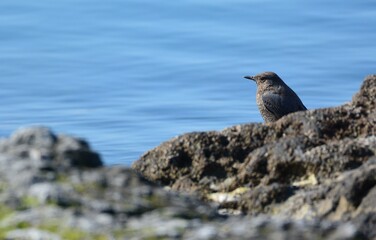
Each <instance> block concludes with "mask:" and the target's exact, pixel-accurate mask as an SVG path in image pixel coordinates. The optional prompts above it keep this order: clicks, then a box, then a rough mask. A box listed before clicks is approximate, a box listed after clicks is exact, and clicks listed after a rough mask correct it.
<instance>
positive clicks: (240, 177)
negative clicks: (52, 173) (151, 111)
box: [133, 75, 376, 239]
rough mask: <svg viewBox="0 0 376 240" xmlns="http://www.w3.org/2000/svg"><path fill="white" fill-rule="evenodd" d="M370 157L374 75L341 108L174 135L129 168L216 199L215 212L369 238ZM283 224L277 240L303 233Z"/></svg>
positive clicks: (372, 207)
mask: <svg viewBox="0 0 376 240" xmlns="http://www.w3.org/2000/svg"><path fill="white" fill-rule="evenodd" d="M375 155H376V75H371V76H368V77H367V78H366V79H365V80H364V82H363V85H362V87H361V89H360V91H359V92H358V93H357V94H356V95H355V96H354V98H353V100H352V101H351V102H350V103H347V104H345V105H342V106H340V107H334V108H326V109H317V110H311V111H305V112H297V113H293V114H290V115H287V116H285V117H283V118H282V119H280V120H278V121H277V122H274V123H270V124H257V123H255V124H245V125H239V126H233V127H230V128H227V129H225V130H223V131H220V132H214V131H212V132H195V133H189V134H185V135H182V136H178V137H176V138H174V139H171V140H170V141H167V142H165V143H163V144H161V145H160V146H158V147H157V148H155V149H153V150H151V151H149V152H147V153H145V154H144V155H143V156H142V157H141V158H140V159H139V160H138V161H136V162H135V163H134V164H133V168H134V169H135V170H137V171H138V172H140V173H141V174H142V175H143V176H145V177H146V178H148V179H149V180H151V181H153V182H156V183H159V184H161V185H165V186H169V187H170V188H172V189H173V190H178V191H181V192H189V193H195V194H197V195H198V196H200V197H201V198H202V199H205V200H207V201H210V202H215V203H217V204H218V206H219V212H221V213H226V214H233V213H237V214H239V213H240V214H245V215H248V216H249V217H251V218H250V219H252V220H251V221H257V220H258V219H259V218H260V217H261V216H265V215H266V216H268V217H269V218H271V220H270V221H267V223H269V224H273V223H274V221H276V219H280V218H284V219H285V218H288V219H290V220H289V221H292V222H295V224H298V225H299V227H301V229H303V230H302V231H303V232H306V233H307V232H310V231H311V230H312V226H313V225H315V224H318V225H317V226H315V227H314V228H315V230H314V231H313V232H311V234H319V235H320V238H324V239H344V238H346V237H345V236H336V237H333V236H331V237H329V236H327V235H325V234H324V233H325V232H327V230H328V229H333V225H332V224H335V225H336V227H334V229H337V230H338V228H340V229H342V230H340V231H337V232H341V233H343V234H345V233H346V232H347V231H350V232H351V234H350V235H348V236H347V237H349V238H352V237H354V236H355V235H354V233H355V232H357V231H358V232H360V233H361V234H363V237H365V238H370V239H373V238H376V187H375V185H376V157H375ZM230 219H232V218H230ZM237 220H238V218H237ZM237 220H233V221H237ZM227 221H230V220H227ZM242 221H245V220H242ZM247 224H248V225H247ZM247 224H246V225H247V226H248V227H249V228H252V227H251V226H252V224H251V223H247ZM327 224H329V225H327ZM239 226H243V225H242V223H235V224H233V227H232V228H236V229H238V227H239ZM288 226H295V228H294V227H293V230H292V231H291V233H292V235H289V236H288V237H286V238H285V237H281V239H302V236H303V235H301V234H300V230H297V229H296V226H297V225H294V224H288ZM327 226H331V227H329V228H327ZM244 227H245V228H246V226H244ZM239 228H240V227H239ZM282 229H289V227H286V228H284V227H282ZM221 230H222V229H216V230H215V231H216V232H220V231H221ZM286 231H290V230H286ZM286 231H285V230H280V231H279V232H278V231H277V232H278V234H282V233H281V232H283V233H286ZM266 232H267V231H266ZM274 233H276V232H274ZM295 234H296V235H295ZM249 236H250V235H249ZM281 236H282V235H281ZM269 237H270V236H269ZM315 237H317V235H316V236H312V235H311V236H308V237H306V238H308V239H311V238H315ZM357 237H359V238H360V237H361V236H360V235H359V236H357ZM270 238H272V237H270ZM303 238H304V237H303ZM213 239H215V238H213ZM260 239H262V238H260Z"/></svg>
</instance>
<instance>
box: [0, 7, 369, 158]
mask: <svg viewBox="0 0 376 240" xmlns="http://www.w3.org/2000/svg"><path fill="white" fill-rule="evenodd" d="M375 28H376V3H375V1H370V0H369V1H367V0H364V1H340V0H334V1H330V2H328V1H323V0H320V1H317V0H315V1H313V0H311V1H304V3H303V2H302V1H298V0H295V1H277V0H266V1H265V0H263V1H261V0H253V1H252V0H217V1H203V0H178V1H153V0H110V1H99V0H90V1H89V0H81V1H78V0H64V1H47V0H38V1H30V0H19V1H18V0H2V1H0V73H1V75H0V82H1V88H0V96H1V99H2V101H1V107H0V116H1V117H0V119H1V124H0V135H1V136H3V137H4V136H8V135H9V134H10V133H11V132H12V131H14V130H15V129H17V128H18V127H20V126H25V125H47V126H49V127H51V128H52V129H53V130H54V131H56V132H59V133H68V134H73V135H76V136H80V137H83V138H86V139H88V140H89V142H90V143H91V145H92V147H93V148H94V149H96V150H98V151H99V152H100V153H101V154H102V156H103V158H104V161H105V162H106V163H107V164H126V165H129V164H130V163H131V162H132V161H134V160H136V159H137V158H138V157H139V156H140V155H141V154H142V153H143V152H145V151H146V150H148V149H150V148H152V147H155V146H157V145H158V144H160V143H161V142H162V141H165V140H167V139H169V138H171V137H173V136H176V135H178V134H182V133H185V132H190V131H201V130H221V129H223V128H225V127H227V126H230V125H234V124H239V123H246V122H260V121H262V119H261V117H260V115H259V113H258V111H257V107H256V105H255V91H256V87H255V85H254V84H253V83H251V82H249V81H246V80H245V79H243V78H242V77H243V76H244V75H247V74H255V73H259V72H262V71H265V70H271V71H275V72H277V73H278V74H279V75H280V76H281V77H282V78H283V79H284V80H285V81H286V82H287V83H288V84H289V85H290V86H291V87H292V88H293V89H294V90H295V91H296V92H297V93H298V94H299V95H300V96H301V99H302V100H303V102H304V103H305V105H306V106H307V107H308V108H310V109H312V108H322V107H328V106H335V105H339V104H342V103H344V102H346V101H349V100H350V99H351V97H352V95H353V94H354V93H355V92H356V91H357V90H358V89H359V87H360V84H361V82H362V79H363V78H364V76H366V75H367V74H370V73H376V58H375V56H376V44H375V42H376V29H375Z"/></svg>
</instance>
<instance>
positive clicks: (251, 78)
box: [244, 76, 256, 81]
mask: <svg viewBox="0 0 376 240" xmlns="http://www.w3.org/2000/svg"><path fill="white" fill-rule="evenodd" d="M244 78H246V79H249V80H252V81H256V79H255V78H254V77H253V76H245V77H244Z"/></svg>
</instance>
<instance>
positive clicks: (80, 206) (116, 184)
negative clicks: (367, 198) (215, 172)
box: [0, 127, 362, 240]
mask: <svg viewBox="0 0 376 240" xmlns="http://www.w3.org/2000/svg"><path fill="white" fill-rule="evenodd" d="M317 228H319V229H320V231H316V229H317ZM275 236H279V237H280V238H284V239H294V238H296V239H297V238H299V239H312V238H328V239H339V238H340V239H355V238H356V237H362V235H361V234H360V233H359V232H358V231H357V229H356V228H355V227H354V226H352V225H346V226H344V225H339V224H337V223H331V222H325V223H324V222H321V221H312V222H307V223H305V222H303V221H294V220H290V219H286V218H273V219H271V218H270V217H269V216H266V215H264V216H259V217H257V218H250V217H244V216H243V217H236V216H233V217H224V216H221V215H219V214H218V212H217V209H216V208H215V207H213V206H211V205H209V204H208V203H205V202H202V201H201V200H199V199H198V198H196V197H194V196H188V195H183V194H177V193H174V192H171V191H167V190H165V189H163V188H161V187H160V186H157V185H155V184H153V183H151V182H149V181H147V180H145V179H144V178H143V177H141V176H139V175H138V174H137V173H136V172H134V171H133V170H131V169H129V168H125V167H120V166H111V167H103V166H102V162H101V160H100V157H99V155H98V154H97V153H95V152H93V151H92V150H91V149H90V147H89V145H88V143H87V142H85V141H84V140H82V139H77V138H73V137H69V136H63V135H61V136H57V135H55V134H54V133H53V132H51V131H50V130H49V129H47V128H43V127H36V128H24V129H20V130H18V131H16V132H15V133H14V134H13V135H12V136H11V137H10V138H8V139H2V140H1V141H0V239H9V240H10V239H33V240H37V239H38V240H44V239H46V240H47V239H48V240H50V239H53V240H55V239H56V240H59V239H61V240H63V239H64V240H65V239H68V240H70V239H77V240H81V239H88V240H89V239H90V240H91V239H101V240H103V239H109V240H110V239H111V240H112V239H250V238H258V239H275ZM338 237H339V238H338Z"/></svg>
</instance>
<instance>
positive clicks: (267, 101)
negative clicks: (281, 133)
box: [262, 92, 292, 118]
mask: <svg viewBox="0 0 376 240" xmlns="http://www.w3.org/2000/svg"><path fill="white" fill-rule="evenodd" d="M262 101H263V103H264V106H265V107H266V109H267V110H268V111H269V112H271V113H272V114H273V115H274V116H276V117H277V118H280V117H283V116H284V115H286V114H288V113H290V112H292V110H291V108H290V107H289V105H288V104H289V103H288V102H287V101H286V100H284V99H283V98H282V97H281V96H280V95H279V94H275V93H271V92H267V93H264V94H262Z"/></svg>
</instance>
